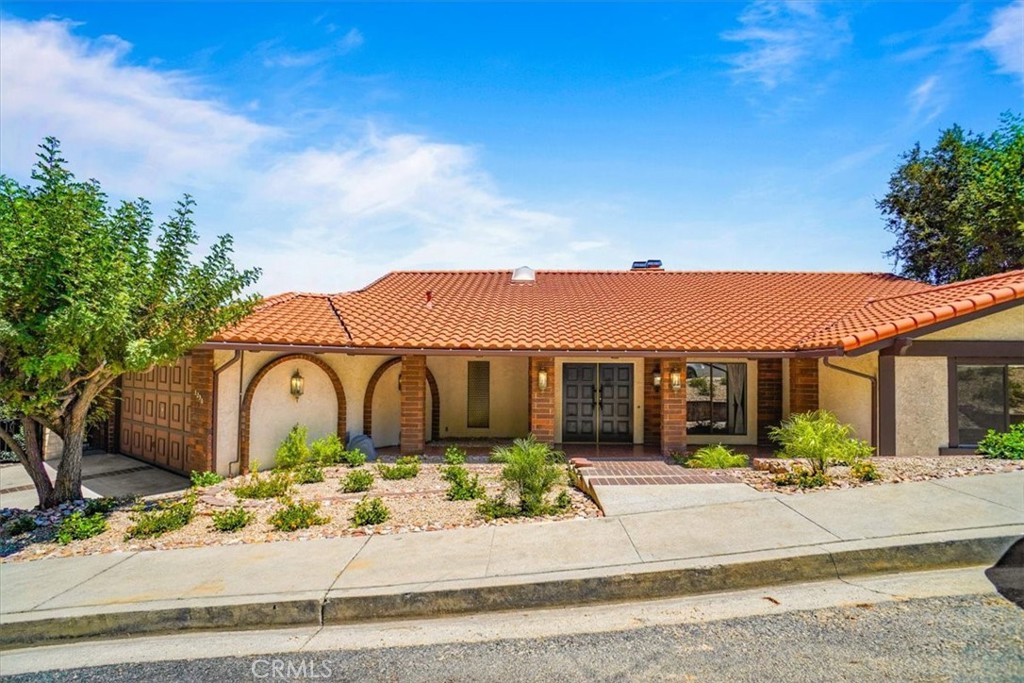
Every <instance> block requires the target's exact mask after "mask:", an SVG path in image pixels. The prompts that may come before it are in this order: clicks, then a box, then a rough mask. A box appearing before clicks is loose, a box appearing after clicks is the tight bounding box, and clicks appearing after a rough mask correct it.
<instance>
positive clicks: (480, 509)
mask: <svg viewBox="0 0 1024 683" xmlns="http://www.w3.org/2000/svg"><path fill="white" fill-rule="evenodd" d="M476 511H477V513H479V514H480V516H481V517H483V518H484V519H499V518H502V517H518V516H520V515H521V514H522V512H521V511H520V509H519V508H518V507H516V506H515V505H512V504H510V503H509V502H508V494H506V493H505V492H504V491H503V492H502V493H499V494H498V495H496V496H491V497H490V498H485V499H484V500H482V501H480V502H479V503H477V506H476Z"/></svg>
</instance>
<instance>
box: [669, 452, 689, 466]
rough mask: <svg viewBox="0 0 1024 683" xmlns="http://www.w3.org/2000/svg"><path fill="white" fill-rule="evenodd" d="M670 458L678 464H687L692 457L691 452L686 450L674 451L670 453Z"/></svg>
mask: <svg viewBox="0 0 1024 683" xmlns="http://www.w3.org/2000/svg"><path fill="white" fill-rule="evenodd" d="M668 459H669V460H671V461H672V462H673V463H675V464H676V465H681V466H683V467H685V466H686V461H687V460H689V459H690V454H689V453H687V452H686V451H672V452H671V453H669V454H668Z"/></svg>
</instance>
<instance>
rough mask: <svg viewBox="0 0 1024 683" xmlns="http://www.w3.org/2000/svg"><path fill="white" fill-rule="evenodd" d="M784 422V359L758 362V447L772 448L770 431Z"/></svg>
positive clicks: (763, 359)
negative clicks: (769, 436)
mask: <svg viewBox="0 0 1024 683" xmlns="http://www.w3.org/2000/svg"><path fill="white" fill-rule="evenodd" d="M780 422H782V359H781V358H761V359H759V360H758V361H757V445H759V446H770V445H771V444H772V441H771V439H769V438H768V429H769V428H770V427H777V426H778V425H779V423H780Z"/></svg>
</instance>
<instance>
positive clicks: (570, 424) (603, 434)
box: [562, 363, 633, 443]
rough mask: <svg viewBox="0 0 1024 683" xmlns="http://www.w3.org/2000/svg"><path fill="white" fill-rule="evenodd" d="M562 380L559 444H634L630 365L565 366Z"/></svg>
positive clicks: (582, 364)
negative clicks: (560, 436)
mask: <svg viewBox="0 0 1024 683" xmlns="http://www.w3.org/2000/svg"><path fill="white" fill-rule="evenodd" d="M562 378H563V380H562V381H563V384H562V441H564V442H566V443H632V442H633V366H632V364H629V363H566V364H564V365H563V366H562Z"/></svg>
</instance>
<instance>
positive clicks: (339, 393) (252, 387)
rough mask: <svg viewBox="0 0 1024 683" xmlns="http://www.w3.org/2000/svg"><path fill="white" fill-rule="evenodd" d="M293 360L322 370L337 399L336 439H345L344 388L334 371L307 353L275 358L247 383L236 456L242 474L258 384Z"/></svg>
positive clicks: (247, 468)
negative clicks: (279, 366) (272, 371)
mask: <svg viewBox="0 0 1024 683" xmlns="http://www.w3.org/2000/svg"><path fill="white" fill-rule="evenodd" d="M293 360H301V361H306V362H309V363H312V364H313V365H315V366H317V367H318V368H320V369H321V370H323V371H324V373H325V374H326V375H327V377H328V379H330V380H331V384H332V385H333V386H334V395H335V396H336V397H337V399H338V437H339V438H341V439H344V438H345V429H346V424H345V419H346V408H345V388H344V387H343V386H341V379H339V378H338V374H337V373H336V372H334V369H333V368H332V367H331V366H330V365H328V364H327V363H325V362H323V361H322V360H320V359H319V358H317V357H316V356H313V355H311V354H308V353H292V354H289V355H287V356H281V357H280V358H275V359H274V360H272V361H269V362H268V363H267V364H266V365H264V366H263V367H262V368H260V371H259V372H257V373H256V376H255V377H253V378H252V381H251V382H249V386H248V387H247V388H246V390H245V398H243V399H242V427H241V432H240V440H239V441H240V443H239V454H238V458H239V461H238V467H239V472H240V473H242V474H248V473H249V427H250V424H251V421H252V401H253V398H255V396H256V389H257V388H258V387H259V385H260V382H261V381H263V378H264V377H266V376H267V373H268V372H270V371H271V370H273V369H274V368H276V367H277V366H278V365H281V364H282V363H287V362H288V361H293Z"/></svg>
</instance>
